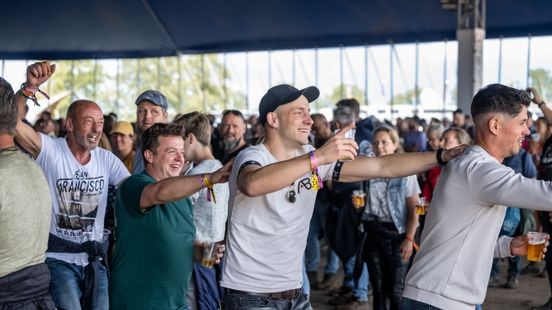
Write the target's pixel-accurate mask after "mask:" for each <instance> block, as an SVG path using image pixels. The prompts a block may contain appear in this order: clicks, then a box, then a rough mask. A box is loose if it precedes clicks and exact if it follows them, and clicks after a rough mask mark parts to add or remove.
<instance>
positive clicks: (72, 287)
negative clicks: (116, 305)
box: [46, 258, 109, 310]
mask: <svg viewBox="0 0 552 310" xmlns="http://www.w3.org/2000/svg"><path fill="white" fill-rule="evenodd" d="M46 264H47V265H48V269H50V275H51V278H52V280H51V282H50V293H51V294H52V298H53V299H54V303H55V304H56V307H58V308H60V309H71V310H73V309H77V310H78V309H81V303H80V298H81V296H82V290H83V287H84V266H78V265H75V264H70V263H67V262H64V261H61V260H57V259H53V258H46ZM100 271H101V272H100V274H99V275H98V278H99V279H100V283H99V285H98V289H97V290H96V291H94V292H93V296H92V308H93V309H94V310H107V309H109V297H108V296H109V295H108V290H107V283H108V280H107V269H106V268H105V267H103V266H102V268H101V269H100Z"/></svg>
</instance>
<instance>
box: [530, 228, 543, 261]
mask: <svg viewBox="0 0 552 310" xmlns="http://www.w3.org/2000/svg"><path fill="white" fill-rule="evenodd" d="M527 236H528V237H529V245H528V246H527V260H528V261H532V262H540V261H541V260H542V254H543V252H544V244H545V242H546V234H544V233H539V232H536V231H530V232H528V233H527Z"/></svg>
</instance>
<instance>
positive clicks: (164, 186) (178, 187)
mask: <svg viewBox="0 0 552 310" xmlns="http://www.w3.org/2000/svg"><path fill="white" fill-rule="evenodd" d="M233 163H234V162H233V161H230V162H228V163H227V164H226V165H224V167H222V168H220V169H219V170H217V171H215V172H213V173H207V174H206V176H207V180H208V181H209V183H210V184H217V183H224V182H227V181H228V176H230V171H231V170H232V164H233ZM202 179H203V175H202V174H199V175H190V176H184V175H182V176H177V177H172V178H167V179H163V180H160V181H158V182H155V183H152V184H149V185H148V186H146V187H145V188H144V190H143V191H142V196H141V197H140V210H142V211H146V210H147V209H149V208H151V207H154V206H156V205H159V204H164V203H167V202H171V201H176V200H179V199H182V198H184V197H188V196H190V195H192V194H193V193H195V192H197V191H199V190H200V189H202V188H203V187H204V184H203V183H202Z"/></svg>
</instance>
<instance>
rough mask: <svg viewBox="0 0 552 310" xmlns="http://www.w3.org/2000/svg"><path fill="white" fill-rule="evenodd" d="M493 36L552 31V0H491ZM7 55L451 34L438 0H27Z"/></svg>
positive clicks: (1, 13)
mask: <svg viewBox="0 0 552 310" xmlns="http://www.w3.org/2000/svg"><path fill="white" fill-rule="evenodd" d="M486 11H487V21H486V24H487V29H486V31H487V32H486V33H487V35H486V37H487V38H496V37H499V36H504V37H514V36H526V35H528V34H532V35H549V34H552V1H547V0H531V1H523V0H487V9H486ZM0 18H1V20H2V22H3V27H2V28H3V29H4V34H3V36H4V37H3V39H2V40H0V58H1V59H84V58H134V57H158V56H169V55H176V54H178V53H184V54H190V53H211V52H232V51H246V50H249V51H253V50H275V49H292V48H297V49H299V48H314V47H330V46H339V45H343V46H351V45H365V44H370V45H372V44H386V43H389V42H391V41H392V42H395V43H406V42H416V41H420V42H427V41H440V40H443V39H448V40H455V37H456V14H455V12H451V11H446V10H444V9H442V8H441V4H440V2H439V1H438V0H415V1H412V0H371V1H367V0H340V1H337V0H334V1H332V0H319V1H314V2H313V1H296V0H256V1H253V0H231V1H228V0H204V1H184V0H142V1H139V0H117V1H112V0H55V1H54V0H28V1H10V2H9V3H5V4H4V5H3V8H2V10H0Z"/></svg>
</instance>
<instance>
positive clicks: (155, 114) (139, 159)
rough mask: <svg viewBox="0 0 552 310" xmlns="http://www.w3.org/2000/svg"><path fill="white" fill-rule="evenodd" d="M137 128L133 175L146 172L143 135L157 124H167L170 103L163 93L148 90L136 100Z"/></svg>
mask: <svg viewBox="0 0 552 310" xmlns="http://www.w3.org/2000/svg"><path fill="white" fill-rule="evenodd" d="M135 103H136V126H137V127H138V134H137V135H136V156H135V158H134V166H133V169H132V174H137V173H140V172H142V171H144V169H145V167H144V155H143V154H142V145H141V140H142V133H143V132H144V131H146V129H148V128H150V127H151V126H152V125H153V124H155V123H163V124H166V123H167V117H168V113H167V109H168V108H169V103H168V102H167V98H166V97H165V95H163V94H162V93H161V92H158V91H156V90H146V91H145V92H143V93H141V94H140V96H138V98H136V102H135Z"/></svg>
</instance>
